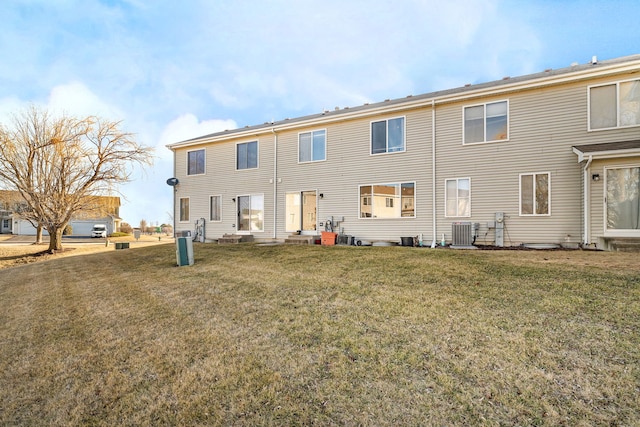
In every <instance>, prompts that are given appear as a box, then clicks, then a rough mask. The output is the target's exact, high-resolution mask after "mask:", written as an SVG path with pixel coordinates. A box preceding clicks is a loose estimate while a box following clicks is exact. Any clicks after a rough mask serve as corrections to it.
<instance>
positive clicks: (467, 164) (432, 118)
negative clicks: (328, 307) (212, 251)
mask: <svg viewBox="0 0 640 427" xmlns="http://www.w3.org/2000/svg"><path fill="white" fill-rule="evenodd" d="M169 148H170V149H171V150H172V151H173V152H174V176H175V178H177V182H178V184H177V185H175V186H174V191H175V193H174V194H175V203H174V212H175V230H176V232H177V233H178V234H180V233H181V232H182V231H187V230H188V231H192V232H193V230H194V224H195V222H196V221H197V220H201V219H204V220H205V237H206V239H218V238H220V237H221V236H223V235H224V234H226V233H228V234H252V235H253V237H254V238H255V239H256V240H274V239H275V240H284V239H285V238H286V237H287V236H288V235H289V234H292V233H296V232H297V231H298V230H299V231H300V232H301V234H305V233H308V234H314V235H315V234H319V232H320V231H322V230H324V229H325V227H326V225H327V222H328V221H327V220H328V219H331V220H332V221H331V224H332V225H333V226H334V230H335V231H339V232H343V233H345V234H347V235H352V236H356V237H357V238H360V239H366V240H374V241H375V240H392V241H400V239H401V237H402V236H422V241H423V243H424V244H425V245H436V244H439V243H440V242H441V240H443V238H444V240H445V241H446V242H447V243H451V242H452V239H453V243H456V239H459V236H457V235H456V233H458V232H460V231H461V230H463V231H464V230H467V229H470V230H472V232H474V233H475V235H476V240H475V242H476V243H477V244H488V245H494V244H495V245H498V246H502V245H504V246H515V245H519V244H522V243H533V244H547V243H553V244H568V245H572V246H577V245H579V244H582V245H590V246H591V247H597V248H603V249H607V248H609V247H610V243H611V241H612V240H613V239H616V238H637V239H640V211H639V203H640V199H639V192H640V55H633V56H628V57H623V58H618V59H613V60H606V61H600V62H599V61H597V59H596V58H594V59H593V60H592V61H591V62H590V63H587V64H581V65H577V64H574V65H572V66H570V67H567V68H562V69H558V70H545V71H544V72H541V73H537V74H532V75H526V76H521V77H514V78H504V79H502V80H499V81H495V82H490V83H484V84H476V85H467V86H465V87H461V88H456V89H451V90H445V91H440V92H434V93H429V94H424V95H418V96H408V97H406V98H402V99H395V100H387V101H384V102H379V103H372V104H365V105H362V106H358V107H348V108H343V109H339V108H336V109H335V110H333V111H325V112H323V113H320V114H315V115H310V116H305V117H300V118H295V119H285V120H281V121H278V122H273V123H265V124H262V125H257V126H247V127H245V128H241V129H235V130H229V131H225V132H219V133H214V134H211V135H205V136H202V137H199V138H195V139H191V140H188V141H183V142H179V143H175V144H171V145H169ZM174 183H175V181H174ZM469 223H471V224H477V225H476V226H471V227H468V228H464V227H467V226H468V225H469ZM460 227H463V228H460ZM473 230H475V231H473ZM463 240H464V239H463Z"/></svg>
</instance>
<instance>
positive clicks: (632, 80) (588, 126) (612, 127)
mask: <svg viewBox="0 0 640 427" xmlns="http://www.w3.org/2000/svg"><path fill="white" fill-rule="evenodd" d="M628 82H638V84H640V79H638V78H635V79H627V80H619V81H615V82H609V83H603V84H597V85H591V86H587V131H588V132H598V131H601V130H611V129H623V128H632V127H638V126H640V122H639V123H637V124H632V125H621V123H620V122H621V120H620V85H621V84H622V83H628ZM606 86H615V88H616V99H615V106H616V125H615V126H610V127H603V128H595V129H594V128H592V127H591V89H595V88H600V87H606Z"/></svg>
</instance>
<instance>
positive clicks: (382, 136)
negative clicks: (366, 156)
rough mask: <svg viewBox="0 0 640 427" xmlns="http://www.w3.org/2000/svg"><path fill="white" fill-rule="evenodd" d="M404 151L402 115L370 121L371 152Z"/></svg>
mask: <svg viewBox="0 0 640 427" xmlns="http://www.w3.org/2000/svg"><path fill="white" fill-rule="evenodd" d="M399 151H405V147H404V117H397V118H395V119H388V120H381V121H379V122H371V154H381V153H395V152H399Z"/></svg>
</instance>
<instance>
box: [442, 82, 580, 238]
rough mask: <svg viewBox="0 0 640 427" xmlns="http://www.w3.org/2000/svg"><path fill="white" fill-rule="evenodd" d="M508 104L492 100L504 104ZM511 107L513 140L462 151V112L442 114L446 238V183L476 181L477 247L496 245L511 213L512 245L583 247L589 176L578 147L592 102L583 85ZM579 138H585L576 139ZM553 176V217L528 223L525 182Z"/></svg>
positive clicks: (517, 97)
mask: <svg viewBox="0 0 640 427" xmlns="http://www.w3.org/2000/svg"><path fill="white" fill-rule="evenodd" d="M503 99H505V97H504V96H501V97H496V98H489V99H485V100H484V101H485V102H492V101H499V100H503ZM508 99H509V129H510V131H509V137H510V138H509V140H507V141H501V142H493V143H486V144H474V145H464V146H463V145H462V129H463V126H462V109H463V107H464V106H465V105H469V103H456V104H451V105H446V106H441V107H439V108H438V110H437V115H438V117H439V120H438V122H437V129H438V134H437V143H438V153H437V160H436V165H437V185H436V190H437V204H438V209H437V213H438V235H441V234H442V233H444V234H445V236H446V237H447V239H448V238H449V237H450V233H451V222H453V221H454V220H456V219H450V218H446V219H445V218H443V217H444V180H445V179H450V178H458V177H470V178H471V183H472V184H471V218H464V219H460V220H463V221H472V222H478V223H480V229H479V238H478V241H477V243H481V244H482V243H486V244H492V243H493V241H494V239H495V234H494V231H493V230H491V229H489V228H488V227H487V222H488V221H493V220H494V219H495V213H496V212H504V214H505V215H506V220H505V227H506V229H505V236H504V237H505V245H516V244H519V243H562V242H564V241H565V240H566V239H567V236H569V239H571V240H572V241H575V242H578V241H580V236H581V228H580V227H581V200H582V199H581V193H580V185H581V184H580V183H581V168H580V166H579V165H578V164H577V161H576V156H575V154H573V152H572V149H571V146H572V145H575V144H577V143H580V138H579V137H580V136H581V135H585V134H586V95H585V91H584V89H583V87H581V86H580V85H564V86H560V87H554V88H547V89H545V90H544V91H543V90H532V91H526V92H518V93H513V94H510V96H508ZM576 137H577V138H576ZM523 173H549V174H550V180H551V186H550V208H551V215H550V216H520V174H523Z"/></svg>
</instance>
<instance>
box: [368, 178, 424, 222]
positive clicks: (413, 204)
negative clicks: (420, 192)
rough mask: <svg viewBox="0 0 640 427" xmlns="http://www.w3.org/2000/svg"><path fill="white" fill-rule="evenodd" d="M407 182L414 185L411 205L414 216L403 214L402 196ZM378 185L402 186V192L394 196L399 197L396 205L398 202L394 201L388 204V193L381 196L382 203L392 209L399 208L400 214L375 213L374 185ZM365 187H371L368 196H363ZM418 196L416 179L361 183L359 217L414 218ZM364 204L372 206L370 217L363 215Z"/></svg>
mask: <svg viewBox="0 0 640 427" xmlns="http://www.w3.org/2000/svg"><path fill="white" fill-rule="evenodd" d="M406 184H411V185H413V197H412V202H411V207H412V210H413V215H412V216H402V208H403V196H402V186H403V185H406ZM376 185H388V186H391V185H399V186H400V194H397V195H395V196H394V198H397V199H398V204H397V205H396V203H392V205H393V206H392V207H389V206H388V200H387V199H388V198H389V196H388V195H386V194H385V195H381V196H380V204H381V205H383V206H385V207H388V208H390V209H398V210H399V212H400V216H392V217H391V216H385V217H378V216H376V215H375V212H374V209H375V206H376V197H375V194H373V187H374V186H376ZM363 187H370V188H371V191H372V192H371V193H370V194H369V195H367V196H364V197H363V196H362V193H361V189H362V188H363ZM416 198H417V186H416V182H415V181H398V182H385V183H381V182H376V183H374V184H361V185H359V186H358V219H362V220H376V219H377V220H398V219H414V218H416V217H417V212H416ZM362 206H370V207H371V216H370V217H366V216H365V217H363V216H362V215H363V213H362Z"/></svg>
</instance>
